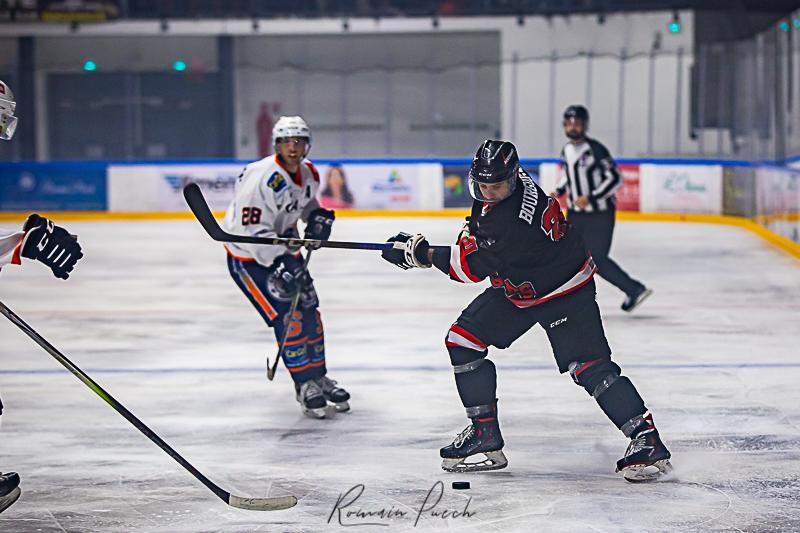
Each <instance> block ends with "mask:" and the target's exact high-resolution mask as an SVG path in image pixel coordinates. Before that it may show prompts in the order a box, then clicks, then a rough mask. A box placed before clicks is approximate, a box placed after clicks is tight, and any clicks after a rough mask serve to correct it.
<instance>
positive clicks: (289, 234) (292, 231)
mask: <svg viewBox="0 0 800 533" xmlns="http://www.w3.org/2000/svg"><path fill="white" fill-rule="evenodd" d="M278 237H281V238H282V239H298V240H299V239H300V232H298V231H297V228H296V227H291V228H289V229H287V230H286V231H284V232H283V233H281V234H280V235H278ZM286 247H287V248H288V249H289V251H290V252H292V253H294V252H297V250H299V249H300V248H302V247H303V245H302V244H299V243H296V244H287V245H286Z"/></svg>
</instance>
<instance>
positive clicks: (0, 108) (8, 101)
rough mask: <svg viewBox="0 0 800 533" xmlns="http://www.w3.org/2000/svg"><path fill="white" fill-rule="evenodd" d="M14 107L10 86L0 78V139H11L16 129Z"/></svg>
mask: <svg viewBox="0 0 800 533" xmlns="http://www.w3.org/2000/svg"><path fill="white" fill-rule="evenodd" d="M16 107H17V102H16V101H15V100H14V93H13V92H12V91H11V87H9V86H8V85H6V84H5V82H3V81H2V80H0V139H2V140H4V141H9V140H11V137H13V136H14V131H16V129H17V117H15V116H14V109H16Z"/></svg>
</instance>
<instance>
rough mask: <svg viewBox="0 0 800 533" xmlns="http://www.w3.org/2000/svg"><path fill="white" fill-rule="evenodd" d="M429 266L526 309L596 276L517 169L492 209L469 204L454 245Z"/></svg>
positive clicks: (549, 201) (576, 241) (550, 201)
mask: <svg viewBox="0 0 800 533" xmlns="http://www.w3.org/2000/svg"><path fill="white" fill-rule="evenodd" d="M433 263H434V265H435V266H436V267H437V268H438V269H439V270H441V271H442V272H444V273H446V274H449V275H450V277H451V278H452V279H453V280H455V281H460V282H465V283H468V282H473V283H475V282H479V281H481V280H483V279H485V278H487V277H489V278H490V279H491V282H492V286H493V287H495V288H497V289H500V290H503V291H505V295H506V297H507V298H508V299H509V300H511V302H512V303H514V305H516V306H517V307H531V306H533V305H538V304H540V303H542V302H544V301H547V300H550V299H552V298H556V297H558V296H561V295H563V294H566V293H568V292H571V291H574V290H575V289H577V288H579V287H581V286H583V285H585V284H586V283H588V282H589V281H590V280H591V279H592V276H593V275H594V272H595V270H596V268H595V266H594V262H593V261H592V259H591V257H590V256H589V254H588V253H587V251H586V247H585V246H584V244H583V239H582V238H581V237H580V235H579V234H578V233H577V232H570V231H569V228H568V226H567V224H566V222H565V220H564V215H563V213H562V212H561V206H560V205H559V203H558V201H557V200H556V199H555V198H551V197H549V196H547V195H546V194H545V193H544V191H543V190H542V189H541V187H539V186H538V185H536V183H535V182H534V181H533V179H532V178H531V177H530V175H529V174H528V173H527V172H525V170H523V169H522V168H521V167H520V171H519V176H518V178H517V183H516V188H515V190H514V192H513V193H512V194H511V196H509V197H508V198H506V199H505V200H503V201H501V202H498V203H496V204H488V203H484V202H478V201H475V202H473V205H472V213H471V215H470V218H469V224H468V226H467V227H465V230H464V231H462V233H461V235H459V238H458V243H457V245H455V246H453V247H451V250H450V253H449V254H448V252H447V250H446V249H444V250H442V249H439V250H437V251H436V252H435V253H434V256H433Z"/></svg>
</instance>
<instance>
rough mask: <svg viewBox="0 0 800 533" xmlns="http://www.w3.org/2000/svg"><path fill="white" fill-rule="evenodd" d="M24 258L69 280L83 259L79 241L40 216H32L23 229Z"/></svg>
mask: <svg viewBox="0 0 800 533" xmlns="http://www.w3.org/2000/svg"><path fill="white" fill-rule="evenodd" d="M22 229H23V230H24V231H25V238H24V239H23V241H22V250H21V254H22V257H27V258H28V259H34V260H36V261H39V262H41V263H44V264H45V265H47V266H48V267H50V269H51V270H52V271H53V274H55V276H56V277H57V278H61V279H67V278H68V277H69V273H70V272H72V269H73V268H75V263H77V262H78V259H80V258H81V257H83V252H81V245H80V244H78V241H77V239H75V238H74V237H73V236H72V235H70V234H69V233H67V230H65V229H64V228H62V227H61V226H56V225H55V224H53V221H51V220H48V219H46V218H44V217H40V216H39V215H35V214H34V215H31V216H29V217H28V220H27V221H25V226H24V227H23V228H22Z"/></svg>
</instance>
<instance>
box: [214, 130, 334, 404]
mask: <svg viewBox="0 0 800 533" xmlns="http://www.w3.org/2000/svg"><path fill="white" fill-rule="evenodd" d="M272 142H273V146H274V148H275V153H274V154H273V155H271V156H268V157H265V158H264V159H262V160H260V161H256V162H254V163H250V164H249V165H247V166H246V167H245V169H244V170H243V171H242V174H241V175H240V176H239V178H238V180H237V181H236V195H235V198H234V200H233V202H231V204H230V206H229V207H228V210H227V212H226V214H225V222H224V225H225V227H226V229H227V230H228V231H229V232H231V233H236V234H240V235H244V234H247V235H254V236H263V237H298V236H299V232H298V229H297V222H298V220H303V221H304V222H306V229H305V235H304V237H305V238H306V239H315V240H327V239H328V238H329V237H330V234H331V227H332V225H333V220H334V213H333V211H330V210H328V209H323V208H321V207H320V205H319V203H318V201H317V192H318V190H319V174H318V173H317V170H316V168H314V165H313V164H312V163H311V162H310V161H309V160H307V159H306V156H307V155H308V151H309V150H310V148H311V131H310V130H309V128H308V125H307V124H306V123H305V121H304V120H303V119H302V118H301V117H297V116H295V117H280V119H278V121H277V122H276V123H275V126H274V127H273V129H272ZM225 249H226V250H227V252H228V270H229V271H230V273H231V276H232V277H233V280H234V281H235V282H236V284H237V285H238V286H239V288H240V289H241V290H242V292H243V293H244V294H245V296H246V297H247V299H248V300H250V303H252V304H253V306H254V307H255V308H256V310H257V311H258V312H259V314H261V316H262V318H263V319H264V321H266V322H267V324H268V325H269V326H271V327H272V328H273V330H274V332H275V337H276V339H277V340H278V342H279V343H280V340H281V339H283V338H284V332H285V329H286V328H287V327H288V328H289V331H288V332H286V335H285V338H286V340H285V346H284V349H283V352H282V354H281V355H282V358H283V362H284V364H285V365H286V368H287V369H288V370H289V373H290V375H291V376H292V380H293V381H294V386H295V396H296V399H297V401H298V402H299V403H300V405H301V407H302V409H303V412H304V413H305V414H307V415H309V416H311V417H312V418H324V417H325V414H326V411H325V407H326V406H327V403H328V402H330V403H332V404H333V405H334V406H335V408H336V410H337V411H347V410H349V409H350V405H349V399H350V394H349V393H348V392H347V391H345V390H344V389H343V388H341V387H338V386H337V384H336V382H335V381H333V380H332V379H330V378H328V376H327V375H326V372H327V371H326V367H325V336H324V331H323V327H322V320H321V317H320V313H319V311H318V309H317V308H318V307H319V300H318V299H317V293H316V291H315V290H314V283H313V280H312V279H311V276H310V274H309V272H308V269H307V268H306V266H307V265H306V261H304V259H303V256H302V254H301V253H300V252H299V251H298V250H291V249H289V248H287V247H285V246H265V245H255V244H238V243H237V244H234V243H228V244H226V245H225ZM298 291H299V295H300V299H299V305H298V306H297V309H296V311H295V312H294V313H293V315H292V316H291V317H289V316H288V314H289V310H290V308H291V302H292V300H293V298H294V296H295V294H297V293H298Z"/></svg>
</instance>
